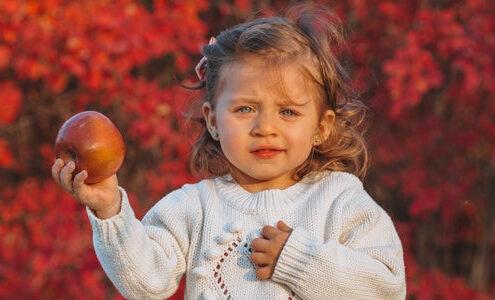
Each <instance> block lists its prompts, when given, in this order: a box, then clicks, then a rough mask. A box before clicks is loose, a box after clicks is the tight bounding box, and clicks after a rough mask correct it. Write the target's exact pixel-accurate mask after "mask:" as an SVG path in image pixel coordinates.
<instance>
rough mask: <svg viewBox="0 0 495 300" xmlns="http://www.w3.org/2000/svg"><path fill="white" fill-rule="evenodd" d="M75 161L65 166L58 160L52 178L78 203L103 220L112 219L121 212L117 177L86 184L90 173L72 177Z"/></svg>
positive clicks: (84, 171)
mask: <svg viewBox="0 0 495 300" xmlns="http://www.w3.org/2000/svg"><path fill="white" fill-rule="evenodd" d="M75 167H76V166H75V164H74V162H73V161H69V162H67V163H66V164H64V161H63V160H62V159H60V158H57V159H56V160H55V162H54V163H53V166H52V177H53V179H54V180H55V182H56V183H57V184H58V185H59V186H60V187H62V188H63V189H64V190H66V191H67V192H69V193H71V194H72V196H73V197H74V198H75V199H76V201H77V202H79V203H81V204H83V205H86V206H87V207H89V208H90V209H92V210H93V211H94V212H95V214H96V216H97V217H98V218H101V219H106V218H110V217H112V216H114V215H116V214H118V213H119V211H120V202H121V199H120V192H119V189H118V181H117V175H115V174H114V175H112V176H110V177H109V178H107V179H105V180H103V181H101V182H98V183H95V184H91V185H88V184H85V183H84V180H86V178H88V172H87V171H86V170H83V171H81V172H79V173H78V174H76V176H74V179H73V176H72V173H73V172H74V170H75Z"/></svg>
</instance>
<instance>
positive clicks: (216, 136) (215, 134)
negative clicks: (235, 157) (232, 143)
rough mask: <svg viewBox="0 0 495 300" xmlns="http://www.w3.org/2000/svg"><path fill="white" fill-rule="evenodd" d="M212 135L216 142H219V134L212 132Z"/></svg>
mask: <svg viewBox="0 0 495 300" xmlns="http://www.w3.org/2000/svg"><path fill="white" fill-rule="evenodd" d="M210 135H211V137H212V138H213V139H214V140H215V141H218V133H217V132H216V131H214V130H212V131H210Z"/></svg>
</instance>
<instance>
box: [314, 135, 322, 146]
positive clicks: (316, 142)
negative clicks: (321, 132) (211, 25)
mask: <svg viewBox="0 0 495 300" xmlns="http://www.w3.org/2000/svg"><path fill="white" fill-rule="evenodd" d="M320 143H321V141H320V137H319V136H315V138H314V143H313V145H315V146H318V145H320Z"/></svg>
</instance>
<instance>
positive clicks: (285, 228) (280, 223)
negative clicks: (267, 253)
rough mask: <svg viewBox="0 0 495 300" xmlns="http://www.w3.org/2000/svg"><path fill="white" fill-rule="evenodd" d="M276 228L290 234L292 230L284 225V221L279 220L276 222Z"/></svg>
mask: <svg viewBox="0 0 495 300" xmlns="http://www.w3.org/2000/svg"><path fill="white" fill-rule="evenodd" d="M277 228H278V229H280V230H282V231H285V232H291V231H292V228H290V227H289V226H288V225H287V224H285V223H284V221H282V220H280V221H278V222H277Z"/></svg>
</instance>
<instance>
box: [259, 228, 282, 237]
mask: <svg viewBox="0 0 495 300" xmlns="http://www.w3.org/2000/svg"><path fill="white" fill-rule="evenodd" d="M279 232H280V230H278V229H277V228H275V227H273V226H270V225H266V226H263V228H261V235H262V236H263V237H265V238H266V239H269V240H271V239H272V238H274V237H276V236H277V235H278V233H279Z"/></svg>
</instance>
